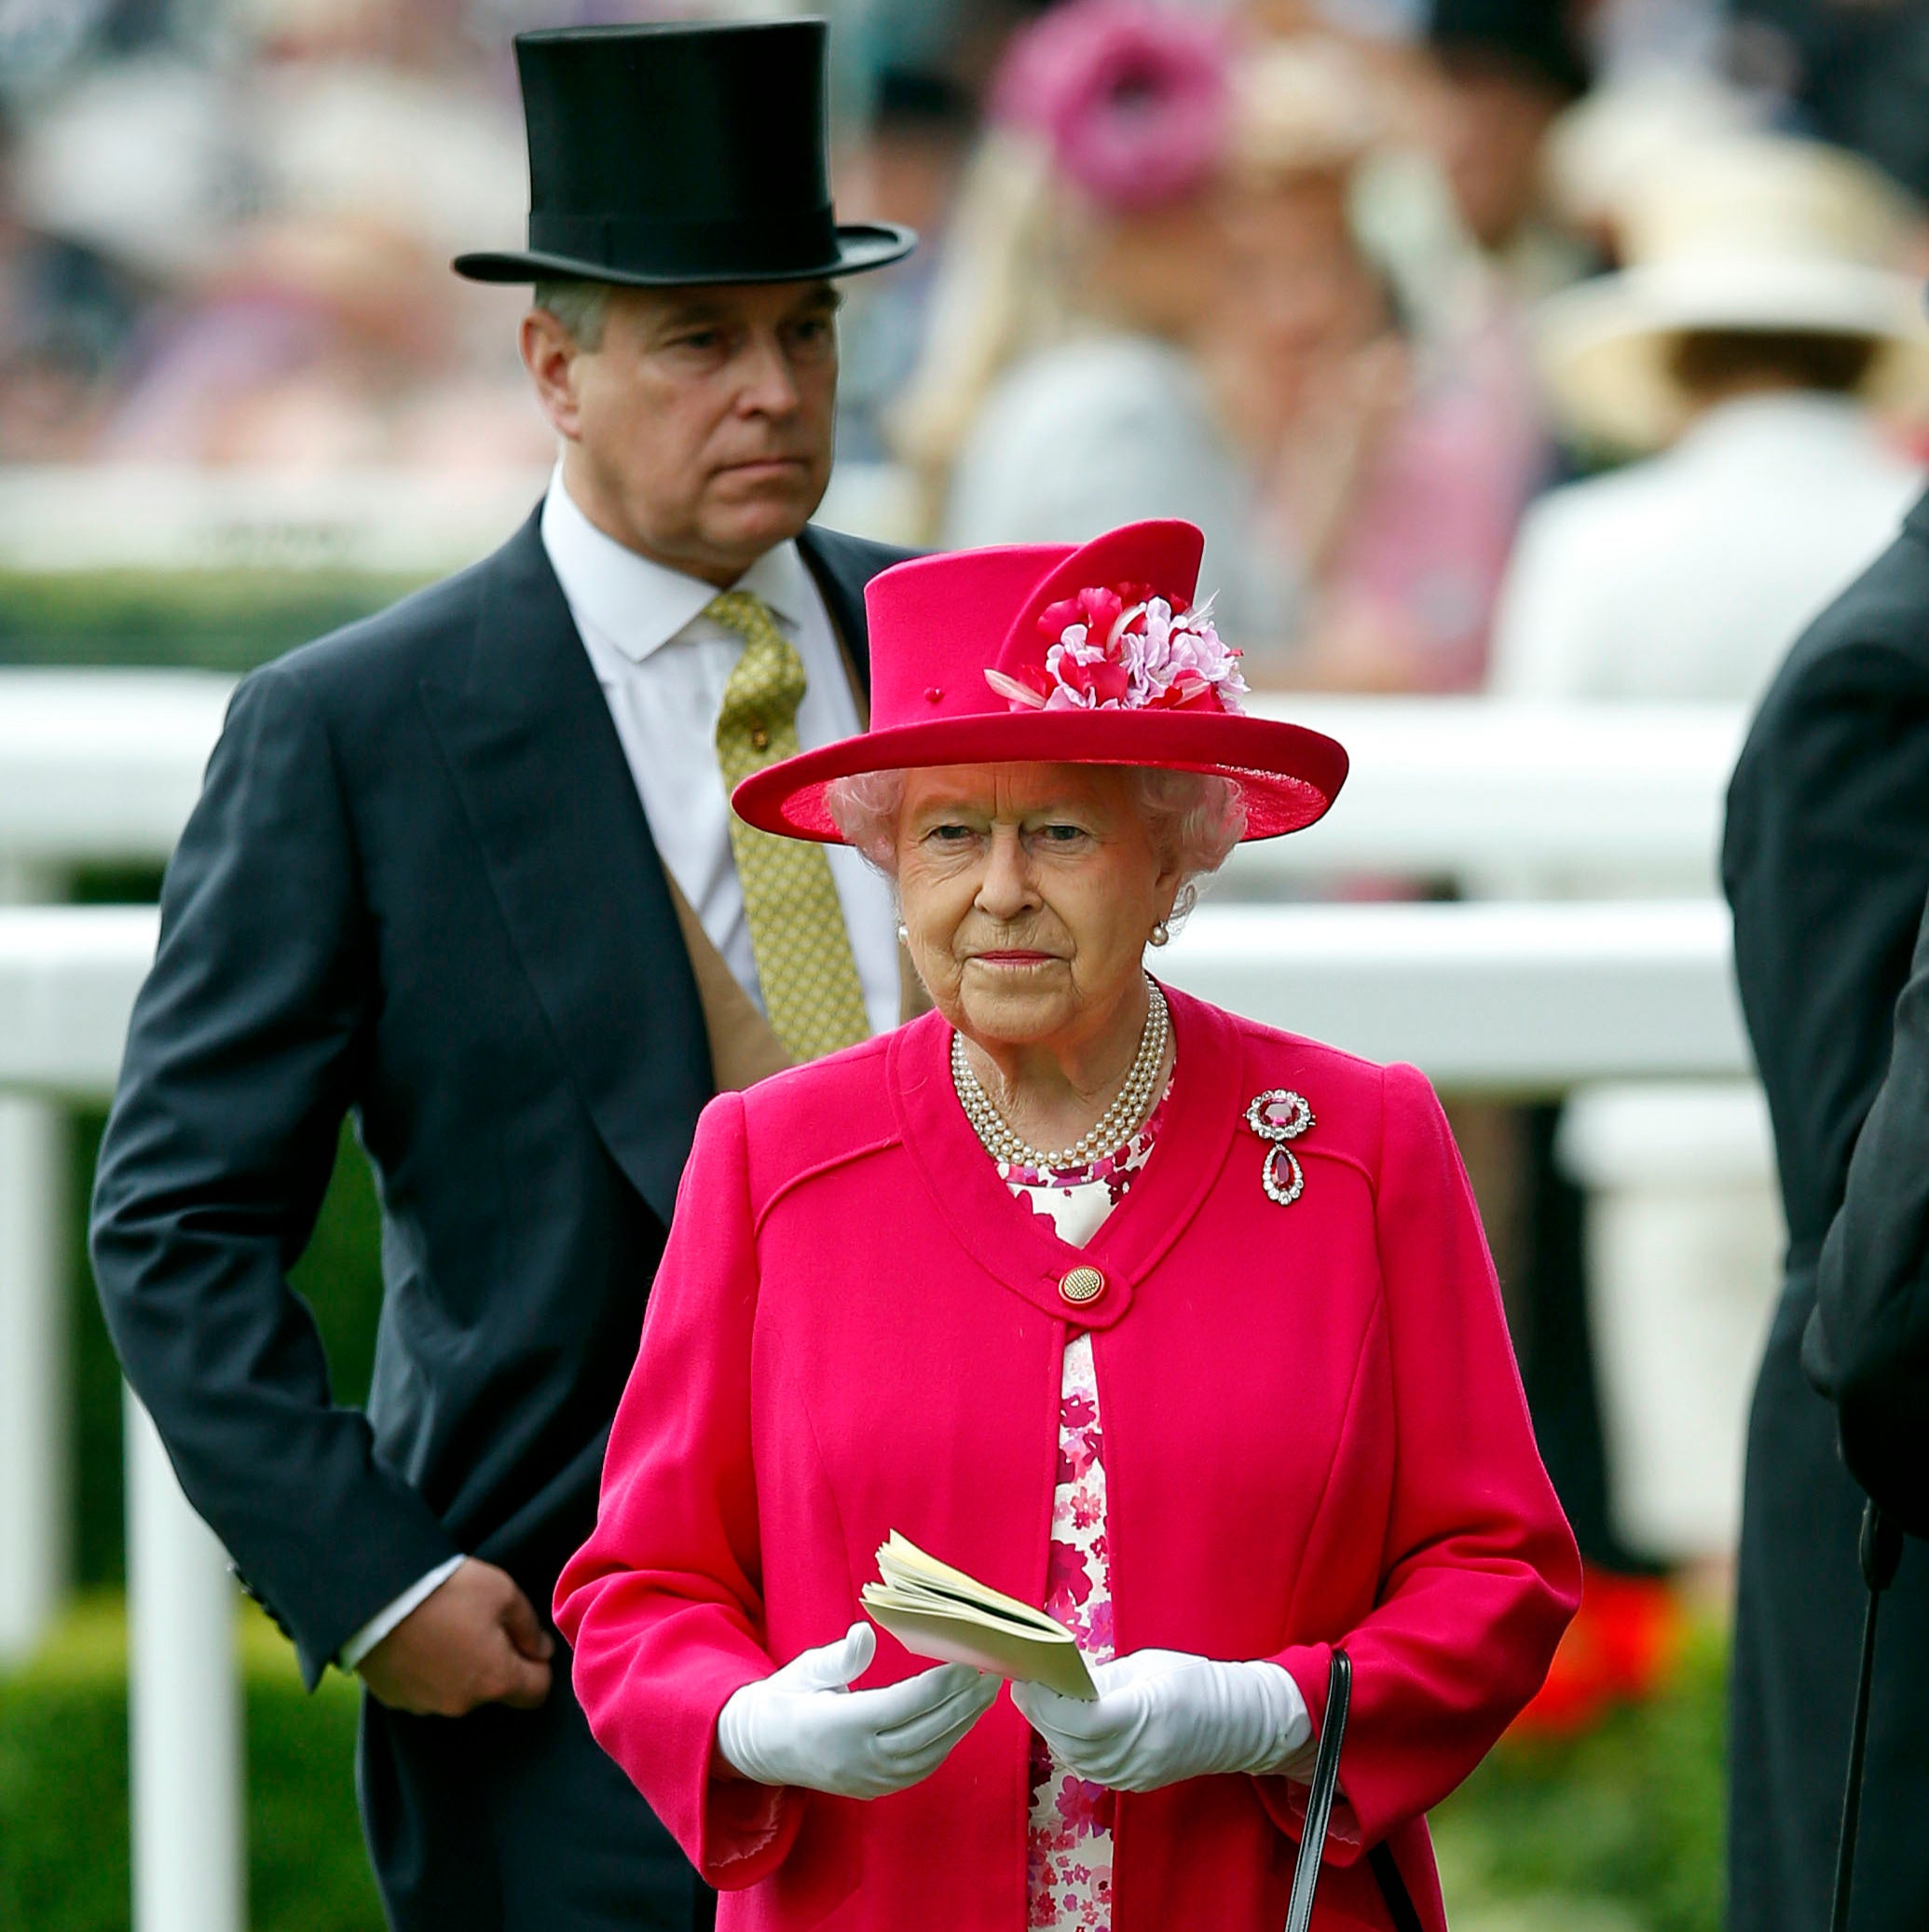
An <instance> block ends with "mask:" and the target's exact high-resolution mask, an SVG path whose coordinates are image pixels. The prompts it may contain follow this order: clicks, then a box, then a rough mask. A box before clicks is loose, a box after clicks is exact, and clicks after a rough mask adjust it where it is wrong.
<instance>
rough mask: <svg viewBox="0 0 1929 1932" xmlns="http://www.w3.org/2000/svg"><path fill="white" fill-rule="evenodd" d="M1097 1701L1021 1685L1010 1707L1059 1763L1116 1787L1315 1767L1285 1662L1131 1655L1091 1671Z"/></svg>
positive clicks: (1145, 1787) (1149, 1787) (1309, 1730)
mask: <svg viewBox="0 0 1929 1932" xmlns="http://www.w3.org/2000/svg"><path fill="white" fill-rule="evenodd" d="M1091 1673H1092V1683H1093V1685H1094V1686H1095V1687H1096V1688H1097V1690H1098V1692H1099V1697H1098V1702H1097V1703H1095V1704H1087V1703H1084V1702H1082V1701H1081V1700H1080V1699H1078V1698H1075V1697H1061V1696H1060V1694H1059V1693H1058V1692H1056V1691H1047V1689H1046V1688H1045V1686H1044V1685H1042V1684H1013V1685H1012V1687H1011V1701H1012V1702H1013V1703H1014V1704H1015V1705H1017V1706H1018V1707H1019V1710H1021V1711H1022V1712H1023V1713H1024V1715H1025V1717H1026V1720H1028V1721H1029V1722H1030V1724H1031V1726H1032V1728H1033V1730H1034V1731H1036V1732H1037V1733H1038V1734H1039V1735H1040V1736H1041V1737H1043V1738H1044V1739H1045V1741H1046V1743H1047V1744H1048V1745H1050V1747H1052V1749H1053V1751H1054V1752H1056V1753H1057V1755H1058V1757H1059V1759H1060V1762H1062V1763H1063V1764H1065V1765H1066V1766H1067V1767H1068V1768H1069V1769H1071V1770H1073V1771H1074V1772H1076V1773H1077V1774H1078V1775H1079V1776H1080V1777H1082V1778H1088V1779H1090V1781H1091V1782H1092V1783H1093V1784H1098V1785H1104V1786H1106V1787H1108V1788H1110V1789H1112V1790H1115V1791H1156V1790H1157V1789H1159V1788H1160V1787H1161V1786H1164V1785H1174V1784H1177V1783H1178V1782H1179V1781H1180V1779H1182V1778H1188V1777H1209V1776H1211V1775H1212V1774H1215V1773H1219V1772H1233V1771H1250V1772H1289V1773H1291V1774H1293V1775H1295V1776H1299V1775H1304V1774H1305V1773H1306V1772H1307V1771H1309V1770H1310V1768H1311V1756H1312V1753H1311V1750H1310V1748H1309V1746H1310V1742H1311V1739H1312V1734H1313V1724H1312V1720H1311V1719H1310V1718H1309V1717H1308V1716H1307V1705H1306V1699H1305V1698H1303V1697H1302V1696H1301V1695H1300V1694H1299V1686H1298V1685H1297V1684H1295V1683H1294V1682H1293V1679H1292V1678H1291V1677H1289V1676H1288V1675H1287V1673H1286V1672H1285V1671H1284V1670H1282V1669H1281V1668H1280V1667H1279V1665H1277V1664H1266V1663H1253V1664H1220V1663H1215V1662H1214V1661H1213V1660H1212V1659H1211V1658H1210V1657H1195V1656H1193V1655H1191V1654H1190V1652H1188V1651H1130V1652H1129V1653H1128V1654H1127V1655H1125V1656H1123V1657H1118V1658H1115V1659H1114V1660H1113V1661H1112V1662H1111V1663H1110V1664H1095V1665H1092V1667H1091Z"/></svg>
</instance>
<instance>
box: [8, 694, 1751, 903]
mask: <svg viewBox="0 0 1929 1932" xmlns="http://www.w3.org/2000/svg"><path fill="white" fill-rule="evenodd" d="M232 690H233V679H232V678H225V677H221V676H217V675H215V674H213V673H210V672H198V671H105V670H103V671H54V670H0V854H11V855H15V856H18V857H20V858H22V859H32V860H34V862H37V863H42V864H60V865H68V864H72V863H74V862H75V861H79V860H88V859H128V858H154V859H160V858H165V857H166V856H167V855H168V854H169V853H170V852H171V851H172V849H173V845H174V841H175V839H176V838H177V837H178V836H179V835H180V830H181V827H182V824H183V823H184V822H185V819H186V816H187V813H188V810H189V808H190V807H191V806H192V805H193V803H194V801H195V799H196V797H197V796H198V793H199V790H200V781H201V773H202V770H203V768H204V767H205V766H206V764H207V761H208V754H209V752H210V751H211V750H212V748H213V745H214V740H215V737H216V736H217V735H218V733H219V732H220V729H221V719H222V714H223V712H224V711H225V709H226V704H227V699H228V695H229V693H230V692H231V691H232ZM1252 708H1253V709H1254V710H1255V711H1257V712H1260V713H1261V714H1263V715H1265V716H1268V717H1276V718H1285V719H1293V720H1294V721H1296V722H1298V723H1302V724H1307V725H1310V726H1312V727H1313V728H1314V729H1315V730H1317V731H1323V732H1326V733H1329V734H1330V735H1331V736H1334V737H1336V738H1338V739H1339V741H1340V742H1341V743H1342V744H1343V745H1345V746H1346V747H1347V748H1348V753H1349V754H1350V756H1351V759H1352V775H1351V777H1350V778H1349V780H1348V786H1347V788H1346V790H1345V791H1344V792H1343V793H1342V794H1341V796H1340V800H1339V802H1338V803H1337V804H1336V805H1335V806H1334V809H1333V811H1332V812H1331V813H1330V814H1329V815H1327V817H1326V818H1325V819H1324V820H1323V821H1322V822H1321V823H1320V825H1318V826H1317V827H1315V828H1314V829H1312V830H1311V831H1310V832H1307V833H1304V834H1302V835H1301V836H1300V837H1298V838H1292V839H1273V840H1268V841H1266V842H1265V843H1261V844H1257V845H1251V846H1246V847H1243V848H1241V850H1240V851H1239V852H1238V853H1237V854H1235V855H1234V857H1233V859H1232V861H1231V862H1230V864H1229V865H1228V866H1227V867H1226V870H1225V872H1224V876H1223V878H1222V881H1221V884H1220V887H1219V896H1220V897H1222V898H1224V897H1240V896H1245V895H1248V894H1250V893H1252V892H1263V891H1265V890H1268V889H1270V887H1271V886H1272V884H1274V883H1276V882H1278V881H1279V880H1283V879H1300V878H1307V877H1318V876H1321V875H1331V874H1334V873H1345V872H1362V871H1363V872H1387V873H1391V874H1395V875H1399V876H1402V877H1412V876H1430V875H1438V876H1443V877H1448V878H1455V879H1459V880H1461V881H1463V882H1464V883H1466V884H1471V885H1479V884H1484V883H1486V882H1487V881H1489V880H1499V881H1502V882H1511V881H1512V880H1513V879H1514V878H1516V877H1518V876H1521V875H1531V876H1532V877H1534V878H1535V879H1536V880H1537V881H1539V880H1541V879H1546V878H1550V877H1552V878H1554V879H1556V880H1559V879H1562V878H1566V877H1568V876H1573V877H1576V878H1580V879H1583V880H1591V879H1594V878H1595V877H1613V878H1617V879H1631V880H1638V879H1639V878H1640V877H1642V876H1643V875H1644V874H1653V873H1655V872H1657V871H1660V872H1665V873H1667V874H1670V875H1674V874H1679V875H1682V876H1684V877H1687V878H1691V879H1695V880H1697V881H1699V882H1700V883H1701V884H1702V886H1703V889H1708V888H1710V887H1712V884H1713V879H1714V855H1715V850H1716V845H1717V835H1718V829H1719V826H1720V816H1721V799H1722V791H1723V788H1724V787H1725V786H1726V785H1727V782H1728V774H1729V772H1730V770H1731V767H1732V766H1733V763H1734V758H1735V753H1736V752H1737V751H1738V750H1739V748H1740V747H1741V740H1742V730H1743V722H1744V720H1743V716H1742V713H1741V712H1740V710H1738V709H1736V708H1734V707H1732V706H1660V705H1599V706H1574V705H1541V704H1513V703H1497V702H1494V701H1491V700H1487V699H1482V698H1373V699H1362V698H1331V697H1314V696H1298V695H1285V694H1280V693H1277V692H1269V693H1262V694H1261V695H1260V696H1258V697H1257V698H1256V699H1255V700H1254V702H1253V706H1252Z"/></svg>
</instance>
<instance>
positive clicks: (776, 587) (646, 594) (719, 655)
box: [340, 466, 903, 1670]
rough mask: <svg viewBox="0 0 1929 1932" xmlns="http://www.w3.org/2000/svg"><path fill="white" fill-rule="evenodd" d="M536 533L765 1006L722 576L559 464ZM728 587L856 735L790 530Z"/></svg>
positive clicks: (874, 951)
mask: <svg viewBox="0 0 1929 1932" xmlns="http://www.w3.org/2000/svg"><path fill="white" fill-rule="evenodd" d="M542 545H543V548H544V549H545V550H546V551H547V552H548V553H549V561H550V565H551V567H552V568H553V569H554V571H555V573H556V581H557V582H559V583H560V584H561V585H562V587H563V596H564V598H565V599H566V600H567V602H568V606H569V614H570V616H572V617H573V618H574V619H575V620H576V628H577V630H578V631H579V632H581V636H582V642H583V648H584V649H585V650H586V651H588V652H589V660H590V664H591V665H592V666H593V667H594V669H595V674H596V681H597V683H599V684H600V685H601V686H602V687H603V696H604V698H605V700H606V701H607V702H608V704H609V715H610V718H611V719H613V720H614V722H615V725H616V735H617V737H618V739H619V740H620V741H621V743H622V751H623V757H624V759H625V760H627V761H628V764H629V768H630V775H631V777H632V778H634V779H635V780H636V792H637V795H638V796H639V797H640V798H641V799H642V801H643V813H644V815H645V817H647V818H648V819H649V821H650V837H651V838H652V839H653V840H654V841H655V843H656V849H657V852H658V854H659V855H660V856H661V857H662V859H663V862H664V866H665V868H666V869H667V870H668V871H669V873H670V876H671V877H672V878H673V879H675V880H676V882H677V887H678V888H679V889H680V890H681V892H682V894H683V897H685V898H687V899H688V900H689V901H690V904H691V910H692V911H694V912H695V913H696V915H697V917H698V918H699V919H700V920H701V921H702V922H703V927H704V930H705V932H706V933H707V934H708V935H709V936H710V943H711V944H712V945H714V946H715V947H716V948H717V950H718V952H720V953H721V954H722V955H723V958H724V963H725V964H726V965H727V966H729V967H730V969H731V972H732V974H733V975H734V976H735V978H736V980H737V981H738V983H739V984H740V985H741V986H742V987H743V989H744V991H745V992H746V993H748V994H749V995H750V997H751V999H753V1000H754V1001H755V1002H756V1003H757V1006H758V1008H759V1011H761V1010H762V1009H763V989H762V987H761V986H760V985H759V982H758V978H757V957H756V954H755V952H753V950H752V948H751V944H750V928H749V926H748V925H747V924H746V921H745V918H744V892H743V888H742V886H741V885H739V884H738V883H737V868H736V861H735V859H734V858H733V857H732V854H731V845H730V800H729V798H728V796H727V795H726V793H725V791H724V788H723V774H722V773H721V772H720V771H719V770H718V764H717V716H718V712H719V711H721V710H722V708H723V688H724V686H725V685H726V684H728V683H729V681H730V674H731V673H732V671H733V670H734V669H735V668H736V665H737V660H738V658H740V657H741V656H742V655H743V653H744V639H743V638H742V637H739V636H738V635H737V633H736V632H735V631H732V630H729V629H727V628H726V627H725V626H724V625H722V624H720V623H716V622H715V621H714V620H712V619H710V618H707V617H705V615H704V614H703V613H704V609H705V605H707V604H708V603H709V601H710V599H711V598H712V597H714V596H716V595H717V590H716V586H715V585H713V584H708V583H704V582H700V581H699V580H698V579H696V578H694V577H685V576H684V575H682V573H681V572H680V571H677V570H671V569H665V568H664V566H663V565H662V564H654V563H651V562H650V559H649V558H648V557H643V556H638V555H636V552H635V551H634V550H626V549H625V548H624V547H623V546H622V544H621V543H619V542H617V541H616V540H615V539H614V538H613V537H606V536H605V535H604V534H603V532H602V531H601V530H599V529H597V528H596V527H595V524H593V523H591V522H590V520H589V518H588V517H586V516H585V515H584V514H582V512H581V510H579V509H578V508H577V507H576V504H575V503H574V501H573V500H571V499H570V496H569V493H568V490H567V489H565V488H564V486H563V473H562V470H561V467H560V466H558V468H557V470H556V472H555V473H554V476H552V477H551V479H550V485H549V494H548V496H547V498H546V499H545V500H544V501H543V505H542ZM735 587H736V588H737V589H739V590H747V591H753V592H755V593H756V595H757V596H759V597H761V598H762V599H763V601H764V603H765V604H767V605H768V606H769V607H770V610H771V614H772V615H773V617H774V618H775V619H776V622H777V625H778V628H779V629H780V630H782V632H783V633H784V635H785V636H786V637H788V638H789V639H790V641H791V642H792V643H793V644H795V645H796V646H797V649H798V654H799V655H800V657H801V658H802V659H803V665H804V678H805V686H804V694H803V699H802V702H801V703H800V705H799V706H798V707H797V735H798V743H799V746H800V748H801V749H803V750H806V751H809V750H811V749H813V748H814V747H816V746H819V745H828V743H830V741H831V740H832V739H834V738H847V737H850V736H852V735H853V734H854V733H855V732H856V730H857V728H858V722H857V703H856V700H855V697H853V695H852V693H851V682H850V678H849V675H848V673H847V672H846V670H845V667H844V658H843V653H842V651H841V650H840V649H839V647H838V641H837V637H836V634H835V633H834V632H833V631H832V629H831V627H830V614H829V612H828V611H827V610H825V608H824V599H823V597H822V596H821V595H820V594H819V592H818V590H817V586H816V584H815V583H814V582H813V581H812V578H811V573H810V570H809V569H808V568H807V567H806V565H805V563H804V560H803V558H802V556H801V555H800V554H799V552H798V548H797V545H796V544H795V543H780V544H779V545H778V546H777V547H776V549H774V550H772V551H767V552H766V553H765V554H764V555H762V556H761V557H759V559H758V560H757V562H756V563H755V564H753V565H752V566H751V567H750V569H748V570H746V572H745V573H744V575H743V576H742V577H740V578H739V579H738V580H737V583H736V586H735ZM828 852H829V856H830V875H831V878H832V880H833V881H834V882H835V884H836V885H837V896H838V901H839V903H840V904H841V906H842V908H843V913H844V925H845V928H846V930H847V931H848V932H849V933H850V936H851V952H852V954H853V956H854V957H855V960H856V963H857V978H858V981H859V983H860V984H861V985H862V987H863V989H864V1008H865V1011H866V1013H867V1014H868V1015H869V1019H870V1028H871V1031H872V1032H873V1033H885V1032H888V1031H889V1030H890V1029H891V1028H892V1027H894V1026H896V1024H897V1022H898V1020H899V1018H900V1016H901V1006H902V1000H903V984H902V981H901V980H900V978H899V974H898V964H897V961H898V952H897V913H896V907H895V905H894V904H893V902H892V897H891V888H890V887H889V886H888V885H886V884H885V883H884V882H883V880H882V879H881V878H879V876H878V875H877V874H876V873H875V872H873V871H872V870H870V868H869V866H868V865H866V864H865V862H864V861H863V860H862V859H861V858H860V857H858V856H857V855H856V853H855V852H853V851H851V850H850V849H849V848H848V847H847V846H842V845H833V846H830V847H829V848H828ZM461 1562H462V1558H461V1557H459V1556H452V1557H451V1558H449V1560H448V1561H447V1562H446V1563H445V1564H442V1565H441V1566H439V1567H438V1568H437V1569H432V1570H431V1571H430V1572H429V1573H428V1574H427V1575H426V1576H424V1577H421V1578H420V1579H418V1580H417V1582H416V1583H412V1584H411V1585H410V1586H409V1588H408V1589H406V1590H404V1592H403V1593H402V1595H401V1596H398V1597H396V1598H395V1600H394V1601H393V1602H392V1603H390V1604H389V1605H388V1606H386V1608H384V1609H383V1610H381V1611H380V1612H379V1613H378V1614H377V1615H376V1616H374V1617H372V1618H370V1620H369V1621H368V1622H367V1623H366V1624H363V1626H362V1628H361V1629H360V1630H358V1631H356V1633H355V1634H354V1636H352V1637H349V1640H348V1642H347V1643H345V1644H344V1645H343V1646H342V1648H341V1651H340V1663H341V1666H342V1668H343V1669H344V1670H353V1669H354V1667H355V1666H356V1665H358V1664H359V1663H361V1661H362V1660H363V1658H364V1657H365V1656H367V1654H368V1653H369V1651H372V1650H373V1649H374V1648H375V1647H376V1644H378V1643H380V1642H381V1640H382V1638H383V1637H386V1636H388V1634H389V1633H390V1631H391V1630H393V1629H394V1628H395V1626H396V1625H397V1624H400V1623H401V1622H402V1620H403V1619H404V1617H406V1616H407V1615H408V1614H409V1613H410V1612H411V1611H412V1610H416V1609H417V1607H418V1606H419V1605H420V1604H421V1603H423V1602H424V1601H425V1600H426V1599H427V1598H428V1597H429V1596H431V1595H432V1594H433V1593H434V1592H435V1591H436V1590H437V1589H439V1588H440V1587H441V1586H442V1584H443V1583H446V1582H447V1581H448V1579H449V1578H450V1577H451V1576H453V1575H454V1574H455V1572H456V1570H457V1569H458V1567H459V1566H460V1564H461Z"/></svg>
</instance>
